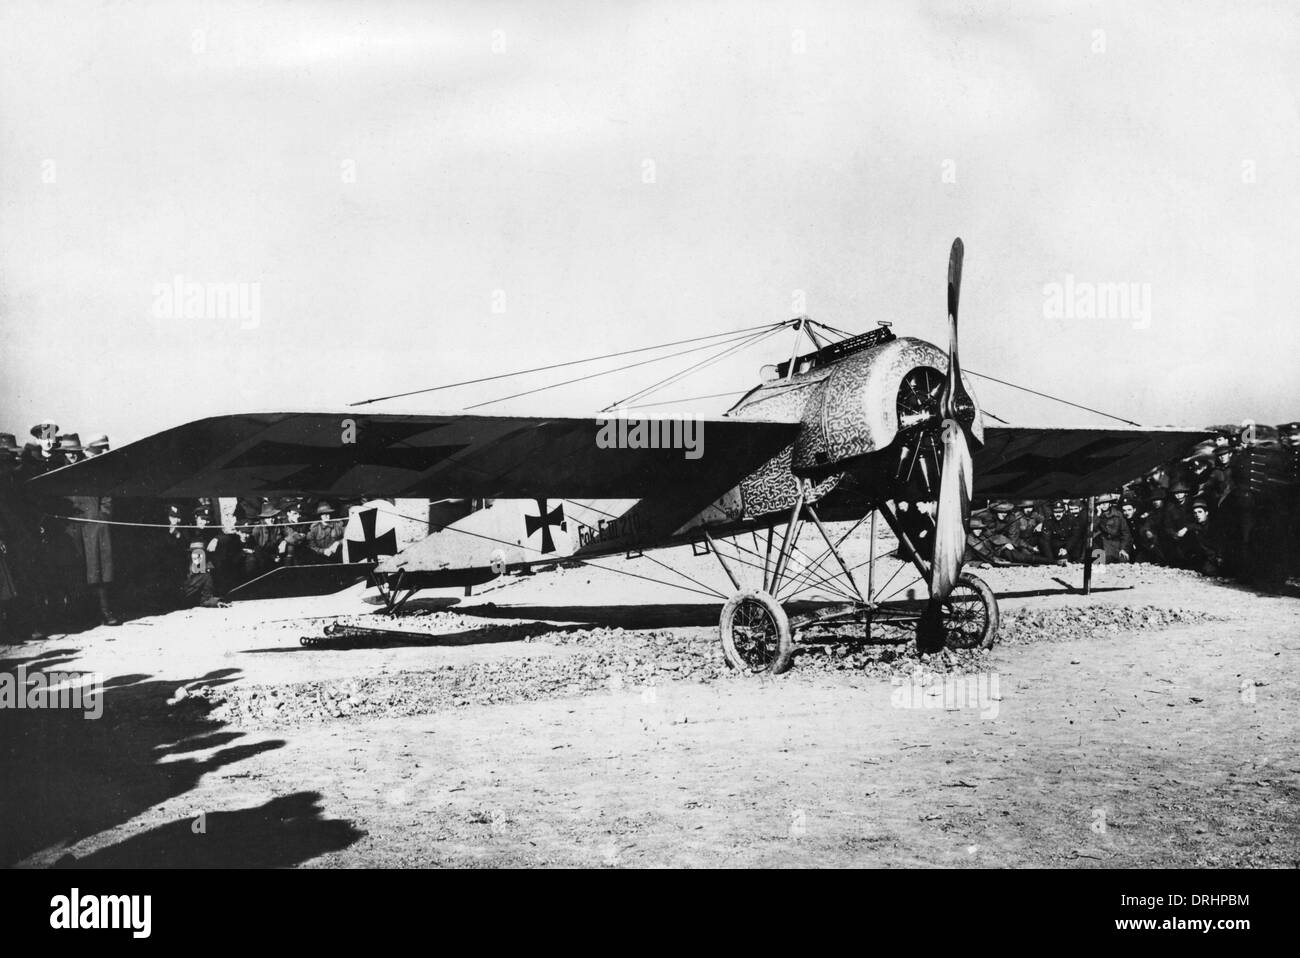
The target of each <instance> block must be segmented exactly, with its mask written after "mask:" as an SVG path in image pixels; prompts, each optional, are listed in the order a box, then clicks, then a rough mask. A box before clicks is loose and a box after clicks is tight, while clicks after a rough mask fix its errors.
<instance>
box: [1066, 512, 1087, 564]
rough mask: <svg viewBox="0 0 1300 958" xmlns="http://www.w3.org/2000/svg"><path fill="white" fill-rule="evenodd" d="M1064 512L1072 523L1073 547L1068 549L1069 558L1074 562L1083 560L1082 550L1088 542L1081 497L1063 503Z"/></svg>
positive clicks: (1085, 517)
mask: <svg viewBox="0 0 1300 958" xmlns="http://www.w3.org/2000/svg"><path fill="white" fill-rule="evenodd" d="M1065 509H1066V512H1067V513H1068V516H1067V518H1069V519H1070V520H1071V521H1072V522H1073V523H1074V542H1075V545H1074V547H1073V548H1072V549H1071V550H1070V559H1071V560H1072V561H1074V562H1082V561H1083V550H1084V547H1085V546H1086V545H1087V544H1088V515H1087V513H1086V511H1085V510H1084V508H1083V500H1082V499H1070V500H1068V501H1067V502H1066V504H1065Z"/></svg>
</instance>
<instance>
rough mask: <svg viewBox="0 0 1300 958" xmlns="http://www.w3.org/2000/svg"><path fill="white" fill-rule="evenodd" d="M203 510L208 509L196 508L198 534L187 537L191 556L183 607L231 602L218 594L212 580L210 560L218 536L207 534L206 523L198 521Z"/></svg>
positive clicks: (182, 592)
mask: <svg viewBox="0 0 1300 958" xmlns="http://www.w3.org/2000/svg"><path fill="white" fill-rule="evenodd" d="M202 511H206V507H201V509H196V510H195V520H196V522H195V524H196V525H199V526H200V528H199V529H197V530H196V531H197V533H198V534H197V535H196V536H193V537H187V538H189V548H188V553H189V556H188V566H187V574H186V576H185V584H184V585H183V586H182V587H181V607H182V608H190V607H192V606H196V605H199V606H202V607H203V608H205V609H219V608H224V607H226V606H228V605H229V604H230V603H229V602H222V601H221V600H220V599H218V598H217V596H216V589H215V587H214V585H213V582H212V570H211V568H210V564H209V561H208V556H209V555H210V554H211V550H213V549H215V547H216V537H215V536H208V535H206V532H205V530H206V528H207V527H206V525H203V524H202V523H199V522H198V521H197V520H198V519H199V517H200V513H201V512H202Z"/></svg>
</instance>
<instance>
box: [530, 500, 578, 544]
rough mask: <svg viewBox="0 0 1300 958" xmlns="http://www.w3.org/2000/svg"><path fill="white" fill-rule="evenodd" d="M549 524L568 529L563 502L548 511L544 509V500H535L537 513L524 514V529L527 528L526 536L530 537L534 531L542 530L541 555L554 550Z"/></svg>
mask: <svg viewBox="0 0 1300 958" xmlns="http://www.w3.org/2000/svg"><path fill="white" fill-rule="evenodd" d="M551 526H559V527H560V528H561V529H563V530H565V531H566V532H567V531H568V529H569V527H568V526H567V525H566V524H565V522H564V503H560V504H559V505H558V506H556V507H555V508H554V509H552V510H551V511H550V512H547V511H546V500H545V499H538V500H537V515H535V516H524V529H525V530H527V533H528V535H527V538H530V539H531V538H532V535H533V533H534V532H536V531H537V530H538V529H541V530H542V550H541V551H542V555H545V554H546V553H548V552H554V551H555V540H554V539H552V538H551Z"/></svg>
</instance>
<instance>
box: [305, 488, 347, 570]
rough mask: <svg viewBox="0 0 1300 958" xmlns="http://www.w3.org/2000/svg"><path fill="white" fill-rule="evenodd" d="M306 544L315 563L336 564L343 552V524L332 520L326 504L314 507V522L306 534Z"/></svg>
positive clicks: (328, 506) (318, 504) (329, 507)
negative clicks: (314, 558)
mask: <svg viewBox="0 0 1300 958" xmlns="http://www.w3.org/2000/svg"><path fill="white" fill-rule="evenodd" d="M307 544H308V546H310V548H311V552H312V555H313V556H315V557H316V561H317V562H338V561H339V560H340V558H341V557H342V552H343V523H341V522H339V521H338V520H337V519H335V518H334V507H333V506H332V505H330V504H329V503H328V502H324V501H322V502H319V503H317V505H316V521H315V522H313V523H312V526H311V529H309V530H308V532H307Z"/></svg>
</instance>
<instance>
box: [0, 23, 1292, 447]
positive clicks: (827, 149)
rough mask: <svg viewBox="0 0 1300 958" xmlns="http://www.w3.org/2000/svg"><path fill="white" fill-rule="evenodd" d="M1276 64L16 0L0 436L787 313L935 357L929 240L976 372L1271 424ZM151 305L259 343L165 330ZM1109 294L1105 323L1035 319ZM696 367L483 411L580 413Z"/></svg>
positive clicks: (965, 28) (1088, 397)
mask: <svg viewBox="0 0 1300 958" xmlns="http://www.w3.org/2000/svg"><path fill="white" fill-rule="evenodd" d="M1298 27H1300V7H1298V6H1297V5H1296V4H1294V3H1276V4H1267V3H1265V4H1249V5H1247V4H1240V3H1226V2H1224V3H1210V2H1187V0H1179V2H1158V3H1152V2H1144V3H1132V2H1114V3H1100V4H1093V5H1081V4H1070V5H1064V4H1063V5H1060V6H1057V5H1054V4H1050V3H1043V2H1039V0H1034V2H1028V0H1025V2H1021V3H1010V4H1003V3H981V4H971V3H969V2H958V3H951V4H946V3H934V4H899V5H894V4H886V3H863V2H849V3H829V2H818V0H812V2H809V0H800V2H797V3H769V4H756V3H752V2H746V3H737V4H709V5H703V4H698V3H689V4H688V3H630V2H610V0H604V2H592V3H560V2H553V0H548V2H545V3H541V2H530V3H521V2H518V0H514V2H505V3H484V2H463V3H442V4H436V3H397V2H366V3H357V4H352V3H348V4H344V3H326V2H316V3H312V2H293V3H266V2H257V3H248V4H238V3H225V4H220V3H210V2H203V3H183V2H169V3H165V4H149V5H147V6H146V5H143V4H139V5H119V4H103V3H85V4H81V3H65V2H50V0H38V2H33V3H14V2H7V3H6V4H5V5H4V6H3V8H0V337H2V349H3V352H2V354H0V430H4V431H12V432H17V433H22V432H25V431H26V429H27V427H28V426H29V425H31V423H32V422H34V421H36V420H37V419H39V418H43V417H46V416H50V417H53V418H55V419H56V420H58V421H59V422H60V423H61V424H62V425H63V426H64V428H65V429H75V430H77V431H79V432H80V433H81V434H82V436H83V438H84V437H85V436H86V435H87V434H88V433H91V432H97V431H109V432H110V433H112V434H113V435H114V437H115V439H116V440H117V441H118V442H119V443H120V442H123V441H127V440H130V439H135V438H139V437H141V436H143V435H145V434H147V433H149V432H152V431H155V430H157V429H160V428H164V427H166V426H169V425H175V424H178V423H180V422H183V421H187V420H189V419H193V418H197V417H199V416H204V415H212V414H218V413H226V412H238V411H249V410H259V409H318V408H335V407H338V406H340V405H342V404H344V403H346V402H348V401H352V400H356V399H361V398H366V397H369V396H374V395H381V394H385V393H391V392H396V391H399V390H404V389H416V388H420V387H422V386H432V385H436V384H438V383H442V382H450V381H454V380H459V379H467V378H472V377H474V376H484V375H489V374H492V373H495V372H501V371H506V370H510V369H515V368H520V367H526V366H535V365H540V364H543V363H548V362H559V361H563V360H565V359H572V358H577V357H582V356H587V355H594V354H598V353H602V352H606V351H612V350H617V349H626V348H631V347H635V346H641V345H649V344H653V343H659V342H664V341H668V340H675V339H684V338H687V337H690V336H697V335H702V334H705V333H711V332H716V331H722V330H727V329H733V328H740V327H746V326H751V325H755V324H758V323H767V322H776V321H779V320H782V319H785V318H788V317H789V316H791V315H793V314H794V313H795V312H798V311H799V307H800V306H802V308H803V309H804V310H805V311H806V312H807V313H808V314H810V315H811V316H812V317H813V318H815V319H819V320H821V321H823V322H826V323H829V324H831V325H834V326H838V327H841V328H844V329H847V330H852V331H861V330H865V329H867V328H870V327H871V326H872V325H873V324H874V323H875V322H876V321H877V320H889V321H891V322H893V323H894V324H895V327H894V328H895V331H896V332H899V333H900V334H904V335H906V334H911V335H918V336H922V337H925V338H929V339H933V340H936V341H938V342H941V343H942V342H944V341H945V337H946V333H945V331H944V280H945V269H946V263H947V254H948V246H949V244H950V243H951V241H952V238H953V237H954V236H957V235H960V236H962V237H963V239H964V241H965V243H966V250H967V258H966V273H965V286H964V289H963V296H962V307H963V309H962V312H963V362H964V364H965V365H966V366H968V367H970V368H972V369H974V370H978V371H980V372H985V373H989V374H991V375H995V376H998V377H999V378H1004V379H1009V380H1013V381H1015V382H1019V383H1023V384H1025V385H1027V386H1031V387H1035V388H1038V389H1043V390H1046V391H1048V392H1052V393H1054V394H1057V395H1061V396H1064V397H1066V398H1070V399H1074V400H1076V401H1078V402H1082V403H1086V404H1088V405H1093V406H1097V407H1100V408H1102V409H1105V410H1109V411H1114V412H1116V413H1119V414H1121V415H1124V416H1126V417H1129V418H1132V419H1135V420H1137V421H1139V422H1141V423H1144V424H1159V423H1178V424H1185V425H1200V424H1205V423H1211V422H1222V421H1228V420H1240V419H1242V418H1243V417H1247V416H1250V417H1254V418H1257V419H1259V420H1260V421H1263V422H1274V423H1276V422H1279V421H1282V420H1285V419H1295V418H1300V385H1298V383H1300V377H1298V375H1297V364H1298V363H1300V311H1297V308H1296V298H1297V294H1296V286H1297V283H1298V282H1300V269H1298V267H1300V245H1298V244H1297V242H1296V238H1295V237H1296V232H1297V230H1298V229H1300V188H1298V183H1297V179H1298V178H1300V159H1298V158H1300V117H1298V116H1297V91H1298V90H1300V34H1298ZM178 276H179V277H181V278H182V282H186V283H199V284H229V283H237V284H244V285H243V287H242V289H243V290H244V292H245V295H247V296H249V297H251V296H252V295H253V294H254V292H255V293H256V295H257V300H256V304H257V306H258V309H257V315H256V317H255V318H254V317H251V316H249V317H246V318H245V319H243V320H241V319H240V318H239V317H231V316H226V317H222V316H219V315H201V316H197V317H189V316H187V315H186V313H185V311H184V308H183V306H184V304H183V303H182V304H174V306H175V308H172V309H171V312H170V313H169V312H168V310H169V308H170V307H169V305H168V303H167V302H165V299H163V298H160V297H164V293H163V292H162V291H163V290H165V289H168V288H170V287H171V286H172V285H173V284H174V283H175V282H176V277H178ZM1067 277H1069V279H1068V280H1067ZM1120 283H1123V284H1135V285H1134V286H1132V287H1130V288H1131V289H1133V290H1134V291H1135V292H1136V293H1137V294H1138V295H1137V296H1136V297H1135V298H1134V300H1133V301H1132V302H1131V303H1128V304H1127V308H1126V309H1123V310H1121V312H1123V313H1124V315H1120V316H1112V317H1104V318H1103V317H1097V316H1092V317H1089V316H1088V315H1086V313H1087V309H1086V305H1082V306H1081V307H1080V309H1077V310H1076V309H1073V308H1067V309H1065V310H1061V309H1060V307H1061V299H1060V298H1059V297H1058V298H1057V299H1056V300H1055V307H1054V306H1053V293H1052V290H1053V289H1054V288H1055V289H1056V290H1057V291H1058V292H1059V291H1061V290H1071V291H1073V292H1072V295H1074V296H1077V295H1079V294H1080V291H1081V290H1083V291H1086V290H1088V289H1089V288H1092V286H1093V285H1094V284H1120ZM1052 284H1058V285H1057V286H1056V287H1053V285H1052ZM1144 295H1149V311H1147V310H1144V309H1143V308H1142V302H1143V297H1144ZM247 302H248V303H249V305H251V304H252V302H253V300H251V298H250V300H248V301H247ZM1080 302H1082V301H1080ZM1071 303H1074V300H1071ZM205 309H206V307H205ZM1080 312H1082V313H1084V314H1085V315H1078V313H1080ZM254 319H255V321H254ZM789 348H790V344H789V341H788V339H781V340H780V341H777V340H773V341H771V342H769V343H768V344H767V346H766V348H765V349H759V350H757V351H754V352H751V353H746V354H743V355H741V356H739V357H737V358H736V359H735V361H734V362H729V363H724V364H719V366H717V367H715V368H714V369H713V370H711V371H710V374H709V375H708V376H707V377H705V376H697V377H693V378H691V379H688V380H686V381H685V382H683V383H681V384H679V385H678V386H676V387H674V389H673V391H671V392H669V393H665V394H664V396H663V397H662V398H673V397H674V396H695V395H699V394H705V393H713V392H721V391H724V390H728V389H739V388H744V387H745V386H748V385H750V384H752V382H753V381H754V377H755V375H756V373H757V369H758V367H759V366H760V365H761V364H762V363H764V362H773V361H778V360H780V359H782V358H784V356H785V355H787V354H788V350H789ZM699 355H700V356H702V355H707V354H699ZM694 358H698V356H693V357H683V358H682V359H679V360H676V361H670V362H666V363H662V364H657V365H652V366H647V367H644V368H641V369H638V370H634V371H631V372H629V373H627V374H624V375H622V376H619V377H614V378H612V379H610V380H607V381H606V380H599V379H598V380H595V381H593V382H590V383H585V384H583V385H581V386H578V387H570V388H568V389H565V390H560V391H557V392H555V393H554V394H542V396H541V397H540V398H538V397H532V398H529V399H524V400H518V401H515V402H512V403H508V404H505V405H502V406H494V407H489V410H501V411H518V412H526V411H547V412H557V413H558V412H564V413H581V412H588V411H592V410H595V409H597V408H599V407H601V406H603V405H604V404H605V403H607V402H610V401H611V400H613V399H616V398H618V397H619V396H620V395H624V394H626V393H629V392H631V391H633V390H634V389H636V388H639V387H640V386H643V385H646V384H648V383H650V382H653V381H655V380H657V379H659V378H661V377H662V376H664V375H667V374H668V373H669V372H671V371H672V370H674V369H675V368H679V367H680V366H681V365H682V364H683V363H685V362H689V361H691V360H692V359H694ZM582 371H583V370H581V369H579V370H573V371H561V372H557V373H551V374H547V375H545V376H535V377H532V378H530V379H527V380H524V381H522V382H520V383H513V382H507V383H504V384H502V383H496V384H491V385H487V386H481V387H471V388H467V389H463V390H452V391H447V392H442V393H437V394H434V395H433V396H432V397H429V398H428V399H425V400H421V401H417V402H414V403H410V402H408V403H403V404H393V403H390V404H385V405H382V406H374V407H370V408H371V409H374V410H376V411H380V410H386V409H391V410H393V411H397V410H404V409H419V408H424V409H439V410H442V409H454V408H458V407H460V406H461V405H465V404H469V403H472V402H476V401H480V400H484V399H489V398H492V397H494V396H498V395H502V394H505V393H508V392H514V391H518V390H520V389H524V388H530V387H532V386H536V385H540V384H542V383H544V382H547V381H550V380H555V379H560V378H565V377H566V376H570V375H575V374H578V373H580V372H582ZM977 385H978V386H979V387H980V388H979V394H980V399H981V400H982V402H983V403H984V405H985V406H986V407H987V408H989V409H990V410H991V411H993V412H995V413H997V414H998V415H1000V416H1002V417H1003V418H1005V419H1010V420H1012V421H1014V422H1018V423H1027V424H1028V423H1034V424H1037V423H1052V422H1059V423H1062V424H1096V425H1104V424H1105V421H1104V420H1100V419H1097V418H1096V417H1093V416H1089V415H1086V414H1082V413H1076V412H1072V411H1070V410H1068V409H1065V408H1063V407H1059V406H1056V405H1054V404H1050V403H1045V402H1043V401H1041V400H1034V399H1031V398H1029V397H1026V396H1025V395H1023V394H1020V393H1017V392H1015V391H1012V390H1008V389H1006V388H1005V387H1001V386H996V385H989V384H987V383H979V382H978V381H977ZM725 405H726V403H725V401H719V400H713V401H707V402H701V403H696V404H692V405H688V406H686V407H680V408H685V409H690V410H692V411H697V412H710V411H716V410H717V409H720V408H725ZM672 409H674V407H665V408H664V409H663V411H664V412H668V411H670V410H672ZM485 411H487V410H485Z"/></svg>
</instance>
